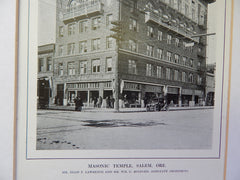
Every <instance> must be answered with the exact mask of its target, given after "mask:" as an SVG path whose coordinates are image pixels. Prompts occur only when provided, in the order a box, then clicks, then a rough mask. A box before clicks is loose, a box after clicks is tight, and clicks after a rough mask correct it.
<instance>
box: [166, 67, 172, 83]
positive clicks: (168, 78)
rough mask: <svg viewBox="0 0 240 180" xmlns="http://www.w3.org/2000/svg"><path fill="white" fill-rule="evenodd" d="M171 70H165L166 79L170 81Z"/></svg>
mask: <svg viewBox="0 0 240 180" xmlns="http://www.w3.org/2000/svg"><path fill="white" fill-rule="evenodd" d="M170 75H171V70H170V69H169V68H166V79H167V80H170Z"/></svg>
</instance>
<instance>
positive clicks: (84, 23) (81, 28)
mask: <svg viewBox="0 0 240 180" xmlns="http://www.w3.org/2000/svg"><path fill="white" fill-rule="evenodd" d="M87 23H88V21H80V22H79V32H80V33H83V32H87V29H88V24H87Z"/></svg>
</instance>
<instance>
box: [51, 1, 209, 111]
mask: <svg viewBox="0 0 240 180" xmlns="http://www.w3.org/2000/svg"><path fill="white" fill-rule="evenodd" d="M213 2H214V0H212V1H211V0H122V1H119V0H57V11H56V31H57V32H56V51H55V55H54V63H53V76H52V77H53V78H52V82H53V85H52V96H53V97H54V99H55V101H52V102H58V104H60V105H71V104H74V98H75V97H76V96H80V97H81V98H82V100H83V102H84V103H85V105H86V106H91V105H92V103H93V101H94V99H97V98H99V97H100V96H101V97H102V98H103V99H104V100H105V99H106V98H110V97H113V98H115V99H116V100H118V98H119V100H120V106H137V105H139V106H143V104H144V102H146V101H150V100H151V99H152V98H155V97H162V96H164V97H166V98H167V101H168V103H170V102H172V103H173V104H175V105H176V106H182V105H195V104H200V103H201V102H202V101H204V99H205V86H206V36H198V35H199V34H206V32H207V7H208V4H209V3H213ZM111 22H117V23H118V24H119V25H118V26H116V27H115V30H113V28H114V25H113V24H112V23H111ZM116 28H119V30H117V36H118V37H119V38H117V39H115V38H114V37H116V32H113V31H116ZM114 33H115V36H112V35H113V34H114Z"/></svg>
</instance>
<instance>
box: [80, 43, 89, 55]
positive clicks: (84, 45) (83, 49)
mask: <svg viewBox="0 0 240 180" xmlns="http://www.w3.org/2000/svg"><path fill="white" fill-rule="evenodd" d="M85 52H87V41H80V42H79V53H85Z"/></svg>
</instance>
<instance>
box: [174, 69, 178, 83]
mask: <svg viewBox="0 0 240 180" xmlns="http://www.w3.org/2000/svg"><path fill="white" fill-rule="evenodd" d="M178 79H179V71H178V70H174V81H178Z"/></svg>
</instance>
